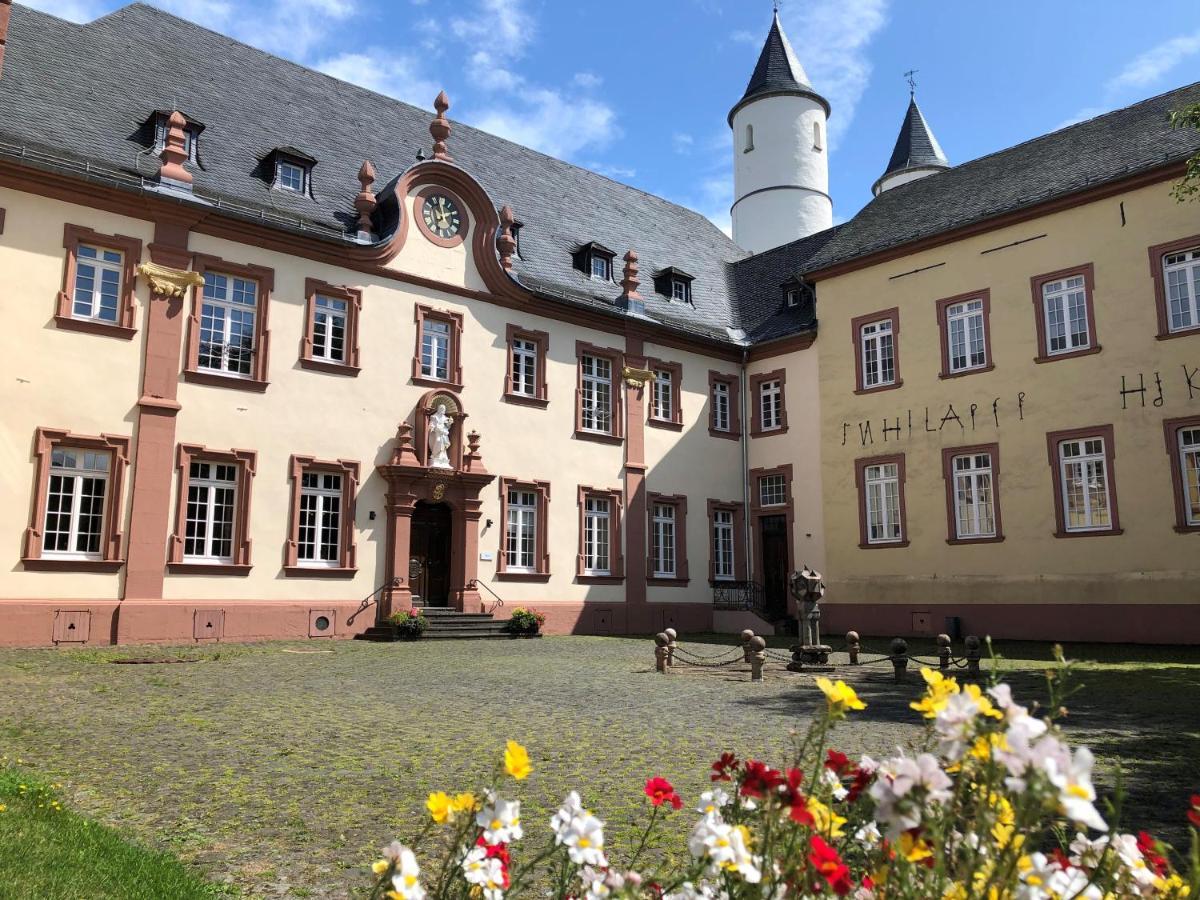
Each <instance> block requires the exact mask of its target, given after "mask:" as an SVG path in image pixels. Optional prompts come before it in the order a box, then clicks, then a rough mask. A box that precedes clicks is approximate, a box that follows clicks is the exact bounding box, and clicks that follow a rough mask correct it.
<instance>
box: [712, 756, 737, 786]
mask: <svg viewBox="0 0 1200 900" xmlns="http://www.w3.org/2000/svg"><path fill="white" fill-rule="evenodd" d="M738 765H739V763H738V758H737V757H736V756H734V755H733V754H732V753H722V754H721V758H720V759H718V760H717V761H716V762H715V763H713V764H712V770H713V773H712V780H713V781H733V775H731V774H730V773H731V772H736V771H737V769H738Z"/></svg>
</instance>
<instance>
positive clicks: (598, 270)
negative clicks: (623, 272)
mask: <svg viewBox="0 0 1200 900" xmlns="http://www.w3.org/2000/svg"><path fill="white" fill-rule="evenodd" d="M588 265H589V267H590V274H591V276H592V277H593V278H596V279H599V280H601V281H611V280H612V260H611V259H609V258H608V257H607V256H603V255H602V254H599V253H593V254H592V256H591V260H590V262H589V264H588Z"/></svg>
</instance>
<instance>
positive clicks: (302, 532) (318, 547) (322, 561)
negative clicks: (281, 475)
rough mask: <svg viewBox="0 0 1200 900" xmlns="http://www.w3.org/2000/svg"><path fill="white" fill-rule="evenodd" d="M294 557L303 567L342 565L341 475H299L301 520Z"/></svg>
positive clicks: (328, 473)
mask: <svg viewBox="0 0 1200 900" xmlns="http://www.w3.org/2000/svg"><path fill="white" fill-rule="evenodd" d="M296 558H297V562H298V564H299V565H302V566H333V567H337V566H340V565H341V564H342V476H341V475H339V474H336V473H334V472H304V473H303V474H302V475H301V476H300V520H299V532H298V535H297V539H296Z"/></svg>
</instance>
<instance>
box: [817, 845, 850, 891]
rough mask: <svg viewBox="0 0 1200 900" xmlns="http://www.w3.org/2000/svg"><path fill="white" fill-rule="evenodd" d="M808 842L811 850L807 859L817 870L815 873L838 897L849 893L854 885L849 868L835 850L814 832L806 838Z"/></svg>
mask: <svg viewBox="0 0 1200 900" xmlns="http://www.w3.org/2000/svg"><path fill="white" fill-rule="evenodd" d="M808 843H809V846H810V847H812V852H811V853H810V854H808V861H809V862H810V863H811V864H812V867H813V868H814V869H816V870H817V874H818V875H820V876H821V877H822V878H824V879H825V881H826V882H827V883H828V884H829V886H830V887H831V888H833V892H834V893H835V894H837V895H838V896H839V897H844V896H846V895H847V894H848V893H850V891H851V889H852V888H853V887H854V883H853V882H852V881H851V880H850V869H849V867H848V866H847V865H846V864H845V863H843V862H842V858H841V857H840V856H838V854H837V851H836V850H834V849H833V848H832V847H830V846H829V845H828V844H827V843H825V842H824V841H823V840H821V838H820V837H819V836H818V835H815V834H814V835H812V836H811V837H810V838H809V839H808Z"/></svg>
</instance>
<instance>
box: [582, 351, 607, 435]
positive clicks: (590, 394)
mask: <svg viewBox="0 0 1200 900" xmlns="http://www.w3.org/2000/svg"><path fill="white" fill-rule="evenodd" d="M579 369H580V378H581V380H580V395H579V399H580V410H579V416H580V427H581V428H582V429H583V430H584V431H593V432H599V433H602V434H611V433H612V390H613V385H612V361H611V360H608V359H605V358H604V357H602V356H591V355H589V354H584V355H583V356H582V357H580V359H579Z"/></svg>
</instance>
